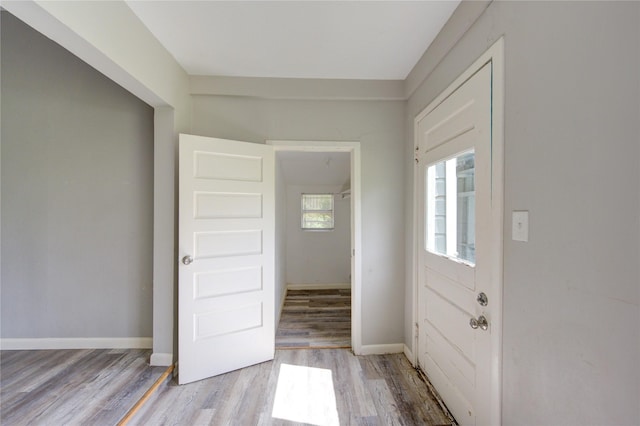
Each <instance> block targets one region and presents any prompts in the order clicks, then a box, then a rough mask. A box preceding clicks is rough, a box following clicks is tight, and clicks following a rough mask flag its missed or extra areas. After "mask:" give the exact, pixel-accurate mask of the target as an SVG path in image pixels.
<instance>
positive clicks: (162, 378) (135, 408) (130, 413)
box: [118, 365, 173, 426]
mask: <svg viewBox="0 0 640 426" xmlns="http://www.w3.org/2000/svg"><path fill="white" fill-rule="evenodd" d="M172 372H173V365H171V366H169V367H168V368H167V369H166V370H165V372H164V373H162V375H161V376H160V377H158V380H156V381H155V383H154V384H153V385H151V387H150V388H149V389H148V390H147V391H146V392H145V393H144V395H142V397H141V398H140V399H139V400H138V402H136V404H135V405H134V406H133V407H131V409H130V410H129V411H128V412H127V414H125V416H124V417H123V418H122V420H120V421H119V422H118V426H125V425H126V424H127V423H129V420H131V419H132V418H133V416H135V414H136V413H137V412H138V410H140V408H142V406H143V405H144V404H145V402H147V400H148V399H149V398H150V397H151V395H153V394H154V392H155V391H156V390H157V389H158V388H159V387H160V385H161V384H162V382H164V381H165V380H166V379H167V377H169V374H171V373H172Z"/></svg>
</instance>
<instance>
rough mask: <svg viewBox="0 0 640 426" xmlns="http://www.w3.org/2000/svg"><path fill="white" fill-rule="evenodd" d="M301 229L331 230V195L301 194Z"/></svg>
mask: <svg viewBox="0 0 640 426" xmlns="http://www.w3.org/2000/svg"><path fill="white" fill-rule="evenodd" d="M302 229H305V230H311V231H314V230H315V231H318V230H331V229H333V194H302Z"/></svg>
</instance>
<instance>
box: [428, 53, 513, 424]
mask: <svg viewBox="0 0 640 426" xmlns="http://www.w3.org/2000/svg"><path fill="white" fill-rule="evenodd" d="M417 131H418V132H419V133H418V143H419V145H418V157H417V158H418V160H419V163H418V164H419V169H420V173H419V176H420V177H419V180H420V182H419V183H418V188H419V192H418V193H419V201H418V202H419V205H420V207H419V211H420V214H419V222H420V224H419V227H420V231H419V234H420V236H419V248H418V253H419V260H418V268H419V269H418V351H419V353H418V362H419V365H420V366H421V368H422V369H423V370H424V371H425V372H426V374H427V376H428V377H429V379H430V381H431V382H432V383H433V385H434V387H435V388H436V390H437V391H438V393H439V394H440V396H441V397H442V399H443V401H444V402H445V404H446V405H447V407H448V408H449V410H450V411H451V413H452V414H453V416H454V417H455V419H456V420H457V422H458V423H459V424H461V425H475V424H478V425H489V424H492V418H491V407H492V404H493V401H492V400H491V398H492V374H494V373H495V371H496V370H495V368H496V366H495V365H492V360H493V359H494V357H493V354H492V344H491V335H492V333H499V332H500V331H499V330H495V329H494V328H493V327H492V322H491V320H492V309H494V308H497V307H496V306H495V303H496V301H497V300H501V298H499V297H496V296H497V295H496V294H495V291H494V290H493V286H492V280H493V279H497V278H498V276H497V275H496V274H499V271H496V270H494V269H495V268H494V265H495V262H494V259H495V256H501V253H496V252H495V250H492V233H493V232H495V231H496V229H494V228H495V223H496V222H495V221H492V206H493V204H492V203H494V202H495V203H502V200H492V185H491V182H492V181H491V180H492V167H491V161H492V158H491V63H488V64H486V65H484V66H483V67H482V68H481V69H480V70H479V71H477V72H476V73H475V74H474V75H473V76H471V77H470V78H469V79H468V80H467V81H466V82H464V83H463V84H462V85H461V86H459V87H458V88H457V89H455V91H453V92H452V93H451V95H450V96H448V97H446V98H445V99H444V100H443V101H442V102H441V103H440V104H439V105H437V106H436V107H435V108H433V109H432V110H431V111H430V112H429V113H427V115H426V116H424V117H423V118H422V119H420V121H419V122H418V126H417ZM496 206H497V204H496ZM500 206H501V204H500ZM500 208H501V207H500ZM500 211H501V210H500Z"/></svg>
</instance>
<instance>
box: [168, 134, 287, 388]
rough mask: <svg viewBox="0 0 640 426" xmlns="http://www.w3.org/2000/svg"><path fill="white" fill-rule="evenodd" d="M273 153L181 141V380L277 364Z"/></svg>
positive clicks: (264, 148) (250, 145)
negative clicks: (271, 363) (253, 366)
mask: <svg viewBox="0 0 640 426" xmlns="http://www.w3.org/2000/svg"><path fill="white" fill-rule="evenodd" d="M274 170H275V168H274V151H273V148H272V147H270V146H267V145H260V144H253V143H245V142H237V141H229V140H223V139H213V138H205V137H201V136H193V135H184V134H183V135H180V170H179V180H180V183H179V185H180V192H179V194H180V195H179V202H180V205H179V252H178V254H179V274H178V275H179V283H178V286H179V290H178V311H179V312H178V322H179V324H178V361H179V364H178V381H179V383H180V384H183V383H189V382H193V381H196V380H200V379H204V378H206V377H210V376H215V375H217V374H222V373H226V372H228V371H232V370H236V369H239V368H243V367H246V366H249V365H253V364H257V363H260V362H263V361H268V360H271V359H273V356H274V351H275V341H274V339H275V330H274V297H275V296H274V294H275V293H274V233H275V210H274V209H275V205H274V203H275V201H274V200H275V198H274V191H275V188H274V185H275V180H274Z"/></svg>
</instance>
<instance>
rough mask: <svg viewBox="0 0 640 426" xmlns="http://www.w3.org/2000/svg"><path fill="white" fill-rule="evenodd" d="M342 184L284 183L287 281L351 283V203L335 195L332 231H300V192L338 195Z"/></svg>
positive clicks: (315, 283) (301, 282)
mask: <svg viewBox="0 0 640 426" xmlns="http://www.w3.org/2000/svg"><path fill="white" fill-rule="evenodd" d="M341 190H342V185H287V217H288V219H289V220H288V221H287V284H314V285H318V284H347V283H351V255H350V252H351V203H350V200H349V199H348V198H345V199H342V198H341V197H340V196H337V197H334V203H333V207H334V209H333V210H334V211H333V213H334V226H335V228H334V229H333V230H331V231H303V230H302V227H301V221H302V217H301V215H302V213H301V205H300V203H301V201H300V199H301V197H302V194H304V193H306V194H313V193H317V194H328V193H331V194H337V193H339V192H340V191H341Z"/></svg>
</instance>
